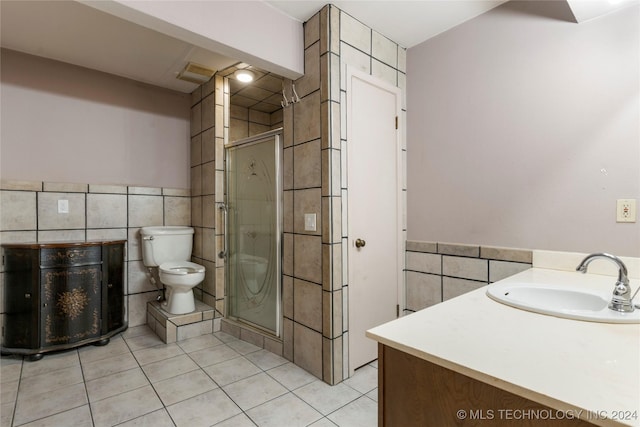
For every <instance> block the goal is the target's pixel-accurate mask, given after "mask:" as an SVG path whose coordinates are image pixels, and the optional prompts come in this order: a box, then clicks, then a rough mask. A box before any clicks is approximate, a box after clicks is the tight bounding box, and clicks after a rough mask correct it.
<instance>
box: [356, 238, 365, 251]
mask: <svg viewBox="0 0 640 427" xmlns="http://www.w3.org/2000/svg"><path fill="white" fill-rule="evenodd" d="M366 244H367V242H365V241H364V240H362V239H356V248H358V249H360V248H364V245H366Z"/></svg>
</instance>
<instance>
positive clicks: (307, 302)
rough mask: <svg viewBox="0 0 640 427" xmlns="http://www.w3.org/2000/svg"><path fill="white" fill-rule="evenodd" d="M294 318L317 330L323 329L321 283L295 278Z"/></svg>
mask: <svg viewBox="0 0 640 427" xmlns="http://www.w3.org/2000/svg"><path fill="white" fill-rule="evenodd" d="M293 320H294V321H296V322H297V323H301V324H303V325H305V326H307V327H308V328H311V329H313V330H315V331H322V286H321V285H318V284H315V283H310V282H307V281H304V280H299V279H294V281H293Z"/></svg>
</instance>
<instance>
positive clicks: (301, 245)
mask: <svg viewBox="0 0 640 427" xmlns="http://www.w3.org/2000/svg"><path fill="white" fill-rule="evenodd" d="M294 249H295V254H294V259H295V263H294V265H293V270H294V274H293V275H294V276H295V277H298V278H300V279H304V280H308V281H310V282H314V283H322V238H321V237H320V236H304V235H299V234H296V235H294Z"/></svg>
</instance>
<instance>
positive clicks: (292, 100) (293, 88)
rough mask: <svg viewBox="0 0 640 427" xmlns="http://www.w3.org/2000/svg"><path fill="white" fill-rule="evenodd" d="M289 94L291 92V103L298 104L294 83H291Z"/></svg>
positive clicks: (298, 98)
mask: <svg viewBox="0 0 640 427" xmlns="http://www.w3.org/2000/svg"><path fill="white" fill-rule="evenodd" d="M291 92H293V96H291V103H292V104H295V103H296V102H300V97H299V96H298V92H296V85H295V83H291Z"/></svg>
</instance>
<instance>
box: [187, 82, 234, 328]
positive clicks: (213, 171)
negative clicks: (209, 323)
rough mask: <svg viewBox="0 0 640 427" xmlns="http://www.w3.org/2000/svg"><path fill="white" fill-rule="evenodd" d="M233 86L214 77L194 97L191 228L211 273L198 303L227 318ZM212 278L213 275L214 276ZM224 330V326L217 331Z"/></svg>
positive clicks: (196, 251) (198, 257)
mask: <svg viewBox="0 0 640 427" xmlns="http://www.w3.org/2000/svg"><path fill="white" fill-rule="evenodd" d="M225 103H226V105H228V103H229V85H228V83H225V81H224V78H223V77H222V76H218V75H216V76H214V78H212V79H211V80H210V81H209V82H208V83H205V84H203V85H202V86H200V87H199V88H198V89H196V90H195V91H194V92H193V93H192V94H191V225H192V226H193V227H194V229H195V238H194V247H193V259H194V262H197V263H198V264H201V265H204V266H205V268H206V269H207V274H206V275H205V279H204V282H203V283H202V289H201V291H200V292H198V293H197V294H196V298H197V299H199V300H201V301H202V302H204V303H205V304H207V305H209V306H211V307H215V309H216V312H215V318H216V319H218V318H221V317H222V316H223V315H224V259H221V258H218V256H217V254H218V253H220V252H221V251H223V250H224V215H223V211H222V210H220V209H219V208H218V206H219V203H221V202H224V142H225V140H228V138H229V110H228V108H225ZM209 272H211V273H212V274H209ZM215 327H216V328H218V329H219V325H217V326H215Z"/></svg>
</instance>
